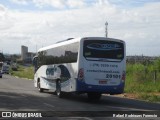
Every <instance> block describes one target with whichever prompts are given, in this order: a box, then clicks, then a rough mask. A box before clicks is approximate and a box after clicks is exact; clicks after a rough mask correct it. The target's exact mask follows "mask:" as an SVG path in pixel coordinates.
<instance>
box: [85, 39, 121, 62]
mask: <svg viewBox="0 0 160 120" xmlns="http://www.w3.org/2000/svg"><path fill="white" fill-rule="evenodd" d="M83 56H84V57H85V58H86V59H87V60H99V59H114V60H122V59H123V58H124V44H123V43H121V42H115V41H107V40H85V41H84V46H83ZM97 58H98V59H97Z"/></svg>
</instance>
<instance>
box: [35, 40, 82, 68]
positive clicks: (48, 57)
mask: <svg viewBox="0 0 160 120" xmlns="http://www.w3.org/2000/svg"><path fill="white" fill-rule="evenodd" d="M78 49H79V44H78V43H73V44H69V45H63V46H60V47H55V48H51V49H48V50H45V51H41V52H39V53H38V54H39V55H38V56H39V65H40V66H41V65H50V64H59V63H71V62H77V55H78Z"/></svg>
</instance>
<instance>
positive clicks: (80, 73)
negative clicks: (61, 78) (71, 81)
mask: <svg viewBox="0 0 160 120" xmlns="http://www.w3.org/2000/svg"><path fill="white" fill-rule="evenodd" d="M78 79H79V80H83V79H84V70H83V68H81V69H80V70H79V72H78Z"/></svg>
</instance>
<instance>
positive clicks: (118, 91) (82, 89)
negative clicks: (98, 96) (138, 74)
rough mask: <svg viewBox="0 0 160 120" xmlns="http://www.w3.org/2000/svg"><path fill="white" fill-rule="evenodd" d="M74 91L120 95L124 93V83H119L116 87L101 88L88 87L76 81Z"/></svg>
mask: <svg viewBox="0 0 160 120" xmlns="http://www.w3.org/2000/svg"><path fill="white" fill-rule="evenodd" d="M76 91H77V92H79V93H88V92H99V93H106V94H121V93H123V92H124V83H121V84H119V85H116V86H102V85H89V84H86V83H84V82H81V81H79V80H77V90H76Z"/></svg>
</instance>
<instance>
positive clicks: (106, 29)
mask: <svg viewBox="0 0 160 120" xmlns="http://www.w3.org/2000/svg"><path fill="white" fill-rule="evenodd" d="M105 27H106V28H105V36H106V38H107V37H108V22H107V21H106V23H105Z"/></svg>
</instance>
